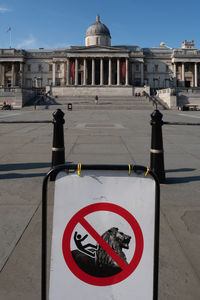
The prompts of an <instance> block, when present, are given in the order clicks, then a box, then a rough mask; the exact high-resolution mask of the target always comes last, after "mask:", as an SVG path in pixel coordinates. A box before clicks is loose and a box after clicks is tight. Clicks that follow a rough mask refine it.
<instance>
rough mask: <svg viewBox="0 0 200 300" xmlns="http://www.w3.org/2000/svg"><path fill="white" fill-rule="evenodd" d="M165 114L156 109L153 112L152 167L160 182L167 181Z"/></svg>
mask: <svg viewBox="0 0 200 300" xmlns="http://www.w3.org/2000/svg"><path fill="white" fill-rule="evenodd" d="M162 117H163V115H162V114H161V112H160V111H159V110H158V109H156V110H154V111H153V113H152V114H151V126H152V134H151V150H150V151H151V154H150V168H151V170H152V171H153V172H154V173H155V174H156V175H157V177H158V179H159V182H160V183H165V169H164V151H163V139H162V125H163V121H162Z"/></svg>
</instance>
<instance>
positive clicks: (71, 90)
mask: <svg viewBox="0 0 200 300" xmlns="http://www.w3.org/2000/svg"><path fill="white" fill-rule="evenodd" d="M48 90H49V89H48V88H47V91H48ZM52 95H53V96H95V95H98V96H133V87H125V86H124V87H97V86H96V87H53V88H52Z"/></svg>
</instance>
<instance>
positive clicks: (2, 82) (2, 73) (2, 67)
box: [1, 63, 5, 87]
mask: <svg viewBox="0 0 200 300" xmlns="http://www.w3.org/2000/svg"><path fill="white" fill-rule="evenodd" d="M1 84H2V86H3V87H4V86H5V65H4V64H3V63H2V66H1Z"/></svg>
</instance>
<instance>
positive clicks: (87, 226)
mask: <svg viewBox="0 0 200 300" xmlns="http://www.w3.org/2000/svg"><path fill="white" fill-rule="evenodd" d="M79 223H80V224H81V225H82V226H83V227H84V228H85V230H86V231H87V232H88V233H89V234H90V235H91V236H92V237H93V238H94V239H95V240H96V242H97V243H98V244H99V245H100V246H101V247H102V248H103V249H104V250H105V251H106V253H107V254H108V255H109V256H110V257H111V258H112V259H113V260H114V261H115V262H116V263H117V264H118V266H119V267H120V268H121V269H122V270H123V269H125V268H127V264H126V263H125V262H124V261H123V259H122V258H121V257H120V256H119V255H118V254H117V253H116V252H115V251H114V250H113V249H112V248H111V247H110V246H109V244H108V243H106V241H105V240H104V239H103V238H102V237H101V236H100V235H99V234H98V232H96V230H95V229H94V228H93V227H92V226H91V225H90V224H89V223H88V222H87V221H86V220H85V219H84V218H81V219H80V220H79Z"/></svg>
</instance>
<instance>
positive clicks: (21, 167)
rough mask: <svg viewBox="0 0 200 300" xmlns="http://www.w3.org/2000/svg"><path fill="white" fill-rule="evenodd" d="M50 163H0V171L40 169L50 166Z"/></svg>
mask: <svg viewBox="0 0 200 300" xmlns="http://www.w3.org/2000/svg"><path fill="white" fill-rule="evenodd" d="M50 166H51V163H39V162H38V163H19V164H0V171H1V172H6V171H14V170H29V169H40V168H48V167H49V168H50Z"/></svg>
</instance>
